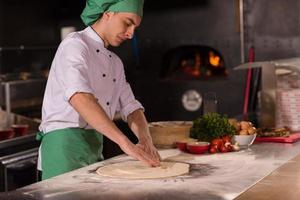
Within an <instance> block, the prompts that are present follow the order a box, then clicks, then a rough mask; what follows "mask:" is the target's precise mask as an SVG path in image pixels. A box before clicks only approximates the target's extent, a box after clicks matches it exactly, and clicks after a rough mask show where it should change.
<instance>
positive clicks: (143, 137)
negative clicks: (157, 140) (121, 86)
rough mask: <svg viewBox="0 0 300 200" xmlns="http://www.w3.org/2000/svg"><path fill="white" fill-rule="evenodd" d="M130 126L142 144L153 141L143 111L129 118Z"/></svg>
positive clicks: (137, 111)
mask: <svg viewBox="0 0 300 200" xmlns="http://www.w3.org/2000/svg"><path fill="white" fill-rule="evenodd" d="M127 121H128V125H129V127H130V129H131V130H132V131H133V132H134V134H135V135H136V136H137V137H138V139H139V141H140V142H144V141H148V140H151V141H152V139H151V136H150V133H149V128H148V122H147V120H146V117H145V115H144V112H143V111H142V110H141V109H138V110H135V111H134V112H132V113H131V114H129V115H128V117H127Z"/></svg>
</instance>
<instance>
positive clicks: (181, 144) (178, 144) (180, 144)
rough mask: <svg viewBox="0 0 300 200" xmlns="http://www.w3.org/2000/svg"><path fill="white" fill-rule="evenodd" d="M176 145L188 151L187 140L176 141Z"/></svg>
mask: <svg viewBox="0 0 300 200" xmlns="http://www.w3.org/2000/svg"><path fill="white" fill-rule="evenodd" d="M176 146H177V148H178V149H180V150H181V151H185V152H186V151H187V148H186V142H176Z"/></svg>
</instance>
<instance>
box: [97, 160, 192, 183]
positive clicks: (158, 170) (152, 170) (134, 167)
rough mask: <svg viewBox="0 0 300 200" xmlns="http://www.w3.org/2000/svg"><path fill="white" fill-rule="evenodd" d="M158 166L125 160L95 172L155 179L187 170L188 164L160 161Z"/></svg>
mask: <svg viewBox="0 0 300 200" xmlns="http://www.w3.org/2000/svg"><path fill="white" fill-rule="evenodd" d="M160 164H161V166H159V167H149V166H147V165H145V164H143V163H142V162H140V161H126V162H120V163H115V164H110V165H106V166H103V167H100V168H98V169H97V171H96V172H97V174H99V175H101V176H107V177H112V178H124V179H155V178H167V177H173V176H179V175H182V174H186V173H188V172H189V164H185V163H176V162H161V163H160Z"/></svg>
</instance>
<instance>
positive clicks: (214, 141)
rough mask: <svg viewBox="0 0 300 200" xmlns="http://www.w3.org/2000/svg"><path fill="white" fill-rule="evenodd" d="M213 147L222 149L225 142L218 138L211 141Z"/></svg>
mask: <svg viewBox="0 0 300 200" xmlns="http://www.w3.org/2000/svg"><path fill="white" fill-rule="evenodd" d="M211 145H212V146H214V145H216V146H217V148H218V149H220V147H221V146H222V145H223V140H222V139H220V138H216V139H213V140H212V141H211Z"/></svg>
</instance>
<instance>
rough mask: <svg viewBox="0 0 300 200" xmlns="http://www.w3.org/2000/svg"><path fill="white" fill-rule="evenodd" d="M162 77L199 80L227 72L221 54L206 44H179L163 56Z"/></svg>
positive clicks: (223, 74)
mask: <svg viewBox="0 0 300 200" xmlns="http://www.w3.org/2000/svg"><path fill="white" fill-rule="evenodd" d="M162 66H163V68H162V69H161V73H160V76H161V78H163V79H169V80H170V79H173V80H199V79H208V78H213V77H220V76H226V75H227V74H228V72H227V69H226V68H225V63H224V59H223V57H222V55H221V54H220V53H219V52H218V51H217V50H216V49H214V48H212V47H208V46H180V47H176V48H173V49H170V50H169V51H168V52H167V53H166V54H165V56H164V58H163V64H162Z"/></svg>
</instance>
